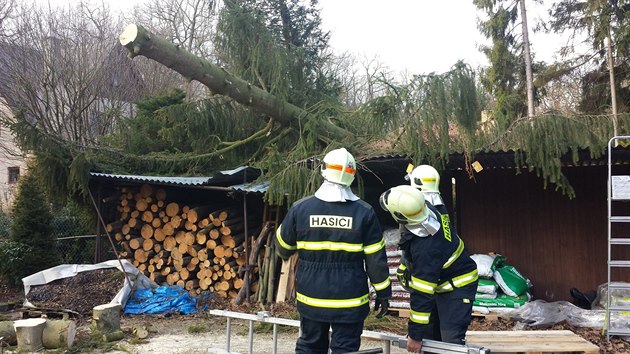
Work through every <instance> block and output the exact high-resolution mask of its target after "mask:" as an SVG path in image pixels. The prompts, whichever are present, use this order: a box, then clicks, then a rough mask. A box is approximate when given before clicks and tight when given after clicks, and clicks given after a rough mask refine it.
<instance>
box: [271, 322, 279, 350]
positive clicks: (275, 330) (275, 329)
mask: <svg viewBox="0 0 630 354" xmlns="http://www.w3.org/2000/svg"><path fill="white" fill-rule="evenodd" d="M277 353H278V324H276V323H274V324H273V348H272V354H277Z"/></svg>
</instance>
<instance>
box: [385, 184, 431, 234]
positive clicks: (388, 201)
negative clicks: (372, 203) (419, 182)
mask: <svg viewBox="0 0 630 354" xmlns="http://www.w3.org/2000/svg"><path fill="white" fill-rule="evenodd" d="M379 202H380V204H381V208H383V209H384V210H386V211H388V212H389V213H390V214H391V215H392V217H393V218H394V220H396V221H398V222H399V223H400V224H407V225H417V224H420V223H421V222H423V221H424V220H426V219H427V217H428V216H429V208H427V206H426V203H425V201H424V195H423V194H422V192H421V191H419V190H418V189H416V188H414V187H412V186H409V185H402V186H397V187H394V188H391V189H389V190H387V191H385V193H383V194H381V197H380V198H379Z"/></svg>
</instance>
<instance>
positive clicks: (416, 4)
mask: <svg viewBox="0 0 630 354" xmlns="http://www.w3.org/2000/svg"><path fill="white" fill-rule="evenodd" d="M38 1H42V2H47V1H48V0H38ZM50 1H51V2H53V3H56V4H64V3H65V4H67V3H69V2H73V0H50ZM103 1H104V2H105V3H109V4H110V6H111V7H112V8H117V9H124V8H131V7H132V6H134V5H136V4H140V3H143V2H144V1H145V0H103ZM545 2H546V3H550V2H551V0H545ZM526 4H527V7H528V8H527V10H528V21H529V27H530V28H532V27H533V26H534V24H535V21H536V19H537V18H540V17H541V16H543V15H544V13H545V10H546V9H545V6H543V5H539V4H537V3H534V1H533V0H529V1H527V3H526ZM319 6H320V8H321V16H322V21H323V27H324V29H325V30H328V31H330V32H331V40H330V45H331V46H332V48H333V49H334V50H335V51H337V52H344V51H348V52H350V53H353V54H355V55H357V56H358V57H359V58H362V57H366V58H368V59H372V58H374V57H377V58H378V60H379V61H380V62H381V63H383V64H385V65H387V66H388V67H389V68H390V69H391V70H392V71H393V72H397V73H403V72H405V71H406V72H408V73H411V74H423V73H430V72H444V71H447V70H448V69H449V68H450V67H451V66H452V65H453V64H455V63H456V62H457V61H458V60H460V59H462V60H464V61H465V62H467V63H468V64H471V65H472V66H474V67H476V66H479V65H483V66H486V65H487V60H486V59H485V56H484V55H483V54H481V53H480V52H479V50H478V47H479V45H480V44H483V43H486V40H485V38H483V37H482V36H481V34H480V33H479V30H478V29H477V17H478V14H479V12H478V11H477V9H476V8H475V6H474V5H473V3H472V0H319ZM519 30H520V29H519ZM530 40H531V42H532V52H533V53H535V58H536V59H537V60H545V61H551V60H552V57H553V53H554V52H555V51H556V50H557V48H558V46H559V45H560V44H561V40H560V39H558V38H557V37H556V36H548V35H542V34H536V33H533V31H532V32H530Z"/></svg>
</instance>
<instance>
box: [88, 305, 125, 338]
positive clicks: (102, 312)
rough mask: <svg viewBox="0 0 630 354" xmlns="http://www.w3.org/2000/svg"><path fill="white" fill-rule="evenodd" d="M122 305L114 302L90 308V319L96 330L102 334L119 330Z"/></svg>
mask: <svg viewBox="0 0 630 354" xmlns="http://www.w3.org/2000/svg"><path fill="white" fill-rule="evenodd" d="M121 312H122V305H120V304H116V303H110V304H104V305H98V306H95V307H94V309H92V320H93V321H94V327H95V329H96V331H98V332H101V333H103V334H105V333H110V332H115V331H118V330H120V315H121Z"/></svg>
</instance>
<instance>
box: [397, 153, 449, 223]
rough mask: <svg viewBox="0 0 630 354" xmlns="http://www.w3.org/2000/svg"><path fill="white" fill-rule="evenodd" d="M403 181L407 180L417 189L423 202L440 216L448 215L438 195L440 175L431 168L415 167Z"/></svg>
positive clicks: (424, 166)
mask: <svg viewBox="0 0 630 354" xmlns="http://www.w3.org/2000/svg"><path fill="white" fill-rule="evenodd" d="M409 167H411V168H413V165H411V164H410V165H409ZM405 179H408V180H409V182H410V184H411V186H412V187H415V188H417V189H419V190H420V191H421V192H422V194H423V196H424V200H425V201H426V202H427V203H429V204H431V205H433V206H434V207H435V208H436V209H437V210H438V211H439V212H440V214H442V215H448V210H447V209H446V206H445V205H444V201H443V200H442V196H441V195H440V174H439V173H438V171H437V170H436V169H435V168H434V167H433V166H430V165H420V166H417V167H415V168H413V170H412V171H411V172H410V173H409V174H408V175H407V176H405Z"/></svg>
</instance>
